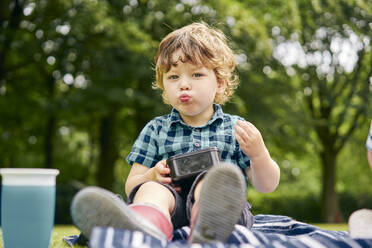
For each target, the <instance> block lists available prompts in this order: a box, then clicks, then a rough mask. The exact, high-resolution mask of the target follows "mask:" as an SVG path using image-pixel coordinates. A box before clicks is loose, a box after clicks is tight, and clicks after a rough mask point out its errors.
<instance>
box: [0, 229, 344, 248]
mask: <svg viewBox="0 0 372 248" xmlns="http://www.w3.org/2000/svg"><path fill="white" fill-rule="evenodd" d="M312 225H315V226H318V227H319V228H322V229H325V230H332V231H347V230H348V227H347V224H346V223H342V224H327V223H313V224H312ZM79 233H80V232H79V230H78V229H77V228H76V227H75V226H72V225H66V226H63V225H57V226H55V227H54V230H53V236H52V242H51V246H50V247H51V248H68V247H69V246H68V245H67V244H66V243H65V242H64V241H63V238H64V237H66V236H71V235H76V234H79ZM0 236H1V235H0ZM1 238H2V237H1ZM0 247H1V248H2V244H0ZM74 247H80V248H83V247H86V246H74Z"/></svg>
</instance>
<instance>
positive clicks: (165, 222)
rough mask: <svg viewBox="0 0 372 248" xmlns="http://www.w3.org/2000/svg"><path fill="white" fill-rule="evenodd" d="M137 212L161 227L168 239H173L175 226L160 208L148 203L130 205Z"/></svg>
mask: <svg viewBox="0 0 372 248" xmlns="http://www.w3.org/2000/svg"><path fill="white" fill-rule="evenodd" d="M129 207H130V208H131V209H132V210H133V211H135V212H136V213H137V214H139V215H141V216H143V217H144V218H145V219H147V220H148V221H150V222H151V223H152V224H154V226H156V227H157V228H159V229H160V230H161V231H162V232H163V233H164V234H165V236H166V237H167V238H168V240H172V237H173V226H172V223H171V222H170V221H169V219H168V218H167V216H166V215H165V214H164V213H163V212H162V211H161V210H159V209H156V208H154V207H151V206H148V205H141V204H135V205H130V206H129Z"/></svg>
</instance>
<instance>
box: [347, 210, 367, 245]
mask: <svg viewBox="0 0 372 248" xmlns="http://www.w3.org/2000/svg"><path fill="white" fill-rule="evenodd" d="M349 235H350V237H351V238H370V239H372V210H370V209H359V210H357V211H355V212H354V213H352V214H351V215H350V217H349Z"/></svg>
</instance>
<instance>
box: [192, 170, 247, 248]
mask: <svg viewBox="0 0 372 248" xmlns="http://www.w3.org/2000/svg"><path fill="white" fill-rule="evenodd" d="M245 202H246V184H245V180H244V177H243V174H242V172H241V171H240V169H239V168H238V167H237V166H236V165H231V164H224V163H223V164H221V166H215V167H213V168H211V169H210V170H209V171H208V173H207V175H206V176H205V178H204V182H203V187H202V189H201V192H200V199H199V202H198V203H196V204H195V205H194V208H198V209H193V212H195V210H196V218H195V220H193V219H194V218H193V217H192V220H191V222H192V224H191V226H192V227H191V228H192V230H191V234H190V237H189V242H190V243H207V242H213V241H221V242H225V241H226V240H227V239H228V238H229V236H230V235H231V232H232V231H233V230H234V226H235V224H237V223H238V221H239V218H240V216H241V214H242V211H243V208H244V205H245ZM192 215H195V213H192ZM193 222H195V223H193Z"/></svg>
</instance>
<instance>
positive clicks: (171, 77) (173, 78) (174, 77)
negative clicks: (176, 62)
mask: <svg viewBox="0 0 372 248" xmlns="http://www.w3.org/2000/svg"><path fill="white" fill-rule="evenodd" d="M177 78H178V75H170V76H169V77H168V79H170V80H176V79H177Z"/></svg>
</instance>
